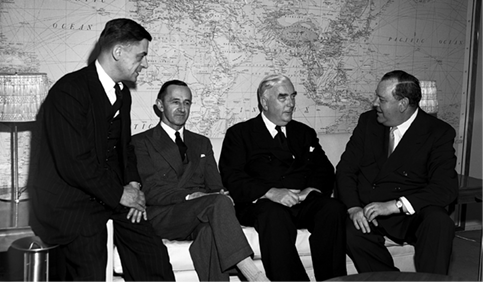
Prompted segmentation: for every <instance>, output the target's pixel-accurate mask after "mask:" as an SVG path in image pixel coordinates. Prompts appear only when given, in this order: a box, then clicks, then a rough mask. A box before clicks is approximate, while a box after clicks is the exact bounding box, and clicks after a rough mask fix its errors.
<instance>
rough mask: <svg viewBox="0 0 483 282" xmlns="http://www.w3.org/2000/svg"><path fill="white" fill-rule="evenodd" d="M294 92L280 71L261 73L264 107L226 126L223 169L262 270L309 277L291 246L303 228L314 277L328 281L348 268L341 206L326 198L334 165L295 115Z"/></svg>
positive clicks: (283, 277)
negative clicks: (254, 236)
mask: <svg viewBox="0 0 483 282" xmlns="http://www.w3.org/2000/svg"><path fill="white" fill-rule="evenodd" d="M296 94H297V93H296V92H295V90H294V87H293V85H292V82H291V81H290V79H289V78H288V77H286V76H284V75H270V76H268V77H266V78H265V79H263V81H262V82H261V83H260V85H259V87H258V100H259V108H260V109H261V113H260V114H259V115H258V116H257V117H255V118H252V119H250V120H248V121H245V122H241V123H239V124H236V125H234V126H232V127H231V128H229V129H228V130H227V132H226V136H225V139H224V141H223V147H222V152H221V157H220V172H221V176H222V180H223V184H224V185H225V187H227V188H228V190H229V191H230V195H231V196H232V197H233V199H234V201H235V209H236V211H237V216H238V218H239V220H240V222H241V224H243V225H247V226H254V227H255V229H256V230H257V232H258V234H259V241H260V249H261V255H262V262H263V266H264V268H265V270H266V272H267V277H268V278H269V279H270V280H280V281H303V280H308V279H309V278H308V276H307V273H306V272H305V269H304V266H303V264H302V262H301V261H300V257H299V255H298V253H297V249H296V247H295V241H296V236H297V229H301V228H307V229H308V230H309V231H310V232H311V236H310V248H311V254H312V261H313V266H314V272H315V278H316V279H317V280H326V279H328V278H331V277H335V276H341V275H345V274H346V262H345V229H344V222H345V216H346V215H345V207H344V206H343V205H342V204H341V203H340V202H339V201H338V200H336V199H334V198H331V194H332V191H333V187H334V179H335V176H334V167H333V166H332V164H331V163H330V162H329V160H328V159H327V156H326V155H325V153H324V151H323V150H322V147H321V146H320V144H319V140H318V138H317V134H316V132H315V130H313V129H312V128H310V127H308V126H307V125H305V124H302V123H300V122H297V121H295V120H292V114H293V111H294V107H295V96H296Z"/></svg>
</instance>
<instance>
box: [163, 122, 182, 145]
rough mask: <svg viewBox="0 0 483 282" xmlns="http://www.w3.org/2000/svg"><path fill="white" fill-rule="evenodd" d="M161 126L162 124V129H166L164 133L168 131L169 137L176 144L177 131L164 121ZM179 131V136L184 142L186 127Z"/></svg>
mask: <svg viewBox="0 0 483 282" xmlns="http://www.w3.org/2000/svg"><path fill="white" fill-rule="evenodd" d="M159 124H161V127H162V128H163V129H164V131H166V133H167V134H168V136H169V137H170V138H171V139H172V140H173V142H175V140H176V135H175V133H176V130H174V129H173V128H171V127H170V126H169V125H167V124H166V123H164V122H163V121H161V122H160V123H159ZM178 131H179V135H180V136H181V139H182V140H183V141H184V126H183V127H181V128H180V130H178Z"/></svg>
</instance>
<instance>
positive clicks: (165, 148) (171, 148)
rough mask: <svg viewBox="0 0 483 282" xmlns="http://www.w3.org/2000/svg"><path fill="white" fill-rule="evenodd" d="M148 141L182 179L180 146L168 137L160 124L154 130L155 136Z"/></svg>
mask: <svg viewBox="0 0 483 282" xmlns="http://www.w3.org/2000/svg"><path fill="white" fill-rule="evenodd" d="M148 139H149V142H151V144H152V145H153V148H154V149H155V150H156V151H157V152H158V153H159V157H160V158H162V159H163V160H164V161H165V162H166V163H168V164H169V165H170V166H171V167H172V168H173V169H174V170H175V171H176V174H177V175H178V178H179V177H181V176H180V173H181V171H183V170H182V166H183V163H182V162H181V158H180V156H179V150H178V146H177V145H176V143H174V142H173V140H172V139H171V138H170V137H169V136H168V134H167V133H166V131H164V129H163V128H162V127H161V125H160V124H158V125H156V127H155V128H154V130H153V135H152V136H150V137H149V138H148Z"/></svg>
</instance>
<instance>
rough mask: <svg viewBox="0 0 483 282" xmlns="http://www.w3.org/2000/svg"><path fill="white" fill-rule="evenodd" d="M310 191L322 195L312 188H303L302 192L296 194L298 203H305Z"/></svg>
mask: <svg viewBox="0 0 483 282" xmlns="http://www.w3.org/2000/svg"><path fill="white" fill-rule="evenodd" d="M312 191H315V192H318V193H322V192H321V191H320V190H319V189H317V188H313V187H307V188H305V189H304V190H302V191H300V192H299V193H298V196H299V201H300V202H303V201H305V199H306V198H307V196H308V195H309V194H310V192H312Z"/></svg>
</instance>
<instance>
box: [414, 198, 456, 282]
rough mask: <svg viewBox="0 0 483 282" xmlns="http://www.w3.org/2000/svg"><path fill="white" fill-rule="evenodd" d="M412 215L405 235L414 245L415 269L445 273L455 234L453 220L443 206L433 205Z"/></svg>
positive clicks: (446, 272)
mask: <svg viewBox="0 0 483 282" xmlns="http://www.w3.org/2000/svg"><path fill="white" fill-rule="evenodd" d="M414 216H415V217H416V218H415V219H414V220H413V222H412V223H411V225H410V228H409V230H408V236H407V237H408V241H409V242H410V243H412V244H414V246H415V254H414V263H415V266H416V271H418V272H426V273H437V274H444V275H447V274H448V268H449V263H450V259H451V252H452V249H453V239H454V236H455V226H454V222H453V220H451V218H450V217H449V215H448V213H447V211H446V210H445V209H444V208H441V207H435V206H429V207H426V208H423V209H421V211H420V212H419V213H418V214H416V215H414ZM412 234H414V235H412ZM412 241H415V242H412Z"/></svg>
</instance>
